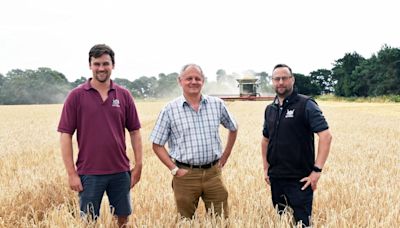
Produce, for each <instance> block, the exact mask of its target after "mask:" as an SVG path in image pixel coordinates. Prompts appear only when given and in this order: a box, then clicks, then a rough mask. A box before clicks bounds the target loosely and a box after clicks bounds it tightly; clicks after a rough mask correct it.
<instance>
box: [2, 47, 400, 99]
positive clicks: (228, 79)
mask: <svg viewBox="0 0 400 228" xmlns="http://www.w3.org/2000/svg"><path fill="white" fill-rule="evenodd" d="M294 76H295V78H296V81H295V87H296V89H297V91H298V92H300V93H303V94H306V95H313V96H315V95H321V94H334V95H336V96H342V97H368V96H382V95H400V49H399V48H392V47H389V46H387V45H384V46H383V47H382V48H381V49H380V50H379V51H378V52H377V53H376V54H373V55H372V56H371V57H370V58H368V59H366V58H364V57H362V56H361V55H360V54H358V53H357V52H353V53H346V54H345V55H344V56H343V57H342V58H340V59H337V60H336V61H335V62H334V63H333V67H332V69H317V70H315V71H312V72H310V73H309V74H308V75H304V74H300V73H294ZM177 77H178V73H176V72H173V73H169V74H164V73H160V74H159V75H158V76H157V77H156V76H142V77H139V78H137V79H135V80H133V81H130V80H128V79H126V78H115V79H114V82H116V83H117V84H119V85H122V86H124V87H125V88H127V89H128V90H129V91H130V92H131V93H132V95H133V96H134V97H135V98H137V99H148V98H155V99H159V98H169V97H174V96H177V95H179V94H180V88H179V86H178V84H177ZM243 77H255V78H257V79H258V83H259V88H258V89H259V92H260V93H261V94H265V95H272V94H273V93H274V92H273V89H272V86H271V75H269V74H268V73H266V72H254V71H252V70H248V71H246V72H244V73H243V74H237V73H227V72H226V71H225V70H223V69H219V70H218V71H217V72H216V81H210V82H207V78H206V84H205V88H204V92H205V93H206V94H214V95H227V94H230V95H238V94H239V89H238V86H237V84H238V83H237V81H236V79H239V78H243ZM86 80H87V78H85V77H81V78H79V79H77V80H75V81H73V82H69V81H68V80H67V78H66V77H65V76H64V75H63V74H62V73H60V72H58V71H55V70H52V69H50V68H44V67H42V68H38V69H37V70H20V69H14V70H11V71H9V72H7V73H6V75H5V76H4V75H2V74H0V104H2V105H8V104H54V103H62V102H63V100H64V99H65V97H66V95H67V94H68V92H69V91H70V90H71V89H73V88H75V87H76V86H78V85H80V84H82V83H84V82H85V81H86Z"/></svg>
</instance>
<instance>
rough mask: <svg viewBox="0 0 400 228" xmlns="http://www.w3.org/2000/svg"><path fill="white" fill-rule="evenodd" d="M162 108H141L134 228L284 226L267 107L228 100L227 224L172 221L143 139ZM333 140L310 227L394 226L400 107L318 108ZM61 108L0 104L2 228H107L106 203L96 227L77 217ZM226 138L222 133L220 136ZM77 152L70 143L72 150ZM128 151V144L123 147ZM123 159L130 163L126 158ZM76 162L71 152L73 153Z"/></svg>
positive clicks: (167, 192) (160, 170)
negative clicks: (268, 143) (265, 127)
mask: <svg viewBox="0 0 400 228" xmlns="http://www.w3.org/2000/svg"><path fill="white" fill-rule="evenodd" d="M164 104H165V102H138V103H137V106H138V110H139V114H140V118H141V121H142V127H143V128H142V137H143V142H144V167H143V172H142V179H141V181H140V183H139V184H138V185H137V186H136V187H135V188H134V189H133V190H132V196H133V197H132V198H133V206H134V215H133V216H131V218H130V223H129V225H130V226H132V227H223V226H226V225H227V224H229V226H230V227H290V223H289V222H288V221H289V219H290V218H289V217H288V216H285V217H282V218H279V217H278V216H277V215H276V214H275V212H274V208H273V207H272V203H271V199H270V191H269V189H268V187H267V185H266V184H265V182H264V180H263V171H262V162H261V155H260V143H259V142H260V137H261V127H262V122H263V111H264V108H265V105H266V102H265V101H257V102H255V101H249V102H229V103H227V106H228V108H229V110H230V111H231V112H232V114H233V115H234V116H235V118H236V120H237V122H238V123H239V135H238V139H237V141H236V144H235V147H234V150H233V152H232V155H231V157H230V159H229V160H228V163H227V165H226V166H225V167H224V170H223V175H224V179H225V183H226V185H227V188H228V191H229V194H230V195H229V203H230V205H229V207H230V212H231V213H230V218H229V219H227V220H221V219H218V218H214V217H212V216H209V215H207V214H206V213H205V210H204V206H200V208H199V210H198V214H197V218H195V219H194V220H191V221H177V220H176V213H175V204H174V198H173V194H172V189H171V175H170V173H169V171H168V169H167V168H166V167H165V166H164V165H162V163H161V162H160V161H159V160H158V158H157V157H156V156H155V154H154V153H153V152H152V150H151V144H150V141H149V139H148V138H149V134H150V131H151V130H152V128H153V126H154V122H155V119H156V118H157V115H158V112H159V111H160V109H161V107H162V106H163V105H164ZM320 105H321V108H322V110H323V111H324V114H325V116H326V118H327V120H328V122H329V125H330V128H331V132H332V135H333V141H332V147H331V153H330V156H329V158H328V161H327V163H326V166H325V167H324V171H323V174H322V176H321V179H320V182H319V185H318V190H317V191H316V192H315V197H314V213H313V220H314V226H315V227H399V226H400V187H399V186H400V184H399V180H400V105H399V104H394V103H344V102H322V101H321V102H320ZM61 108H62V106H61V105H32V106H0V120H1V122H0V183H1V184H0V227H114V226H115V223H114V222H115V221H114V220H113V217H112V216H111V215H110V213H109V212H108V210H107V198H106V197H105V198H104V201H103V207H102V209H101V213H102V215H101V217H100V219H99V220H98V221H97V223H96V224H84V223H83V222H82V221H81V220H80V218H79V216H77V214H78V211H77V202H78V198H77V194H76V193H75V192H72V191H71V190H69V187H68V185H67V178H66V172H65V169H64V165H63V163H62V159H61V156H60V148H59V134H58V133H57V132H56V128H57V124H58V120H59V115H60V111H61ZM221 133H222V135H223V139H225V137H226V131H225V129H221ZM74 146H75V151H76V143H75V145H74ZM129 147H130V146H129ZM128 153H129V154H130V157H132V151H131V150H129V151H128ZM75 157H76V155H75Z"/></svg>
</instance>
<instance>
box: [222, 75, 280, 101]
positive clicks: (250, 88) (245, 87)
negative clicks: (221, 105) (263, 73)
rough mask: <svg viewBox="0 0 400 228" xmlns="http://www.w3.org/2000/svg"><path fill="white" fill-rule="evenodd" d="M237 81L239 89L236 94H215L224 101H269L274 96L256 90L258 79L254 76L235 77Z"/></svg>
mask: <svg viewBox="0 0 400 228" xmlns="http://www.w3.org/2000/svg"><path fill="white" fill-rule="evenodd" d="M236 81H237V82H238V83H239V85H238V87H239V90H240V93H239V96H238V95H216V96H218V97H219V98H221V99H222V100H224V101H271V100H273V99H274V98H275V96H261V94H260V93H259V92H257V88H258V85H259V84H258V83H257V81H258V79H256V78H243V79H236Z"/></svg>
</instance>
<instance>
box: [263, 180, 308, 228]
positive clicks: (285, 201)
mask: <svg viewBox="0 0 400 228" xmlns="http://www.w3.org/2000/svg"><path fill="white" fill-rule="evenodd" d="M270 183H271V193H272V203H273V204H274V207H276V206H277V207H278V213H279V214H282V213H283V211H284V209H285V207H286V206H289V207H290V208H292V209H293V217H294V219H295V220H296V222H299V221H302V223H303V225H304V226H310V218H311V212H312V202H313V190H312V188H311V186H308V187H307V188H306V189H304V190H301V188H302V187H303V185H304V182H300V181H299V180H298V179H280V178H270Z"/></svg>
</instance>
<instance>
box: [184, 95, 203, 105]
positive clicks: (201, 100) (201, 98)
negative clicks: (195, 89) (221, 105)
mask: <svg viewBox="0 0 400 228" xmlns="http://www.w3.org/2000/svg"><path fill="white" fill-rule="evenodd" d="M207 102H208V96H207V95H203V94H202V95H201V97H200V104H205V103H207ZM179 104H180V106H182V107H183V106H184V105H185V104H187V105H189V103H188V102H187V101H186V98H185V96H183V95H182V96H180V97H179Z"/></svg>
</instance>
